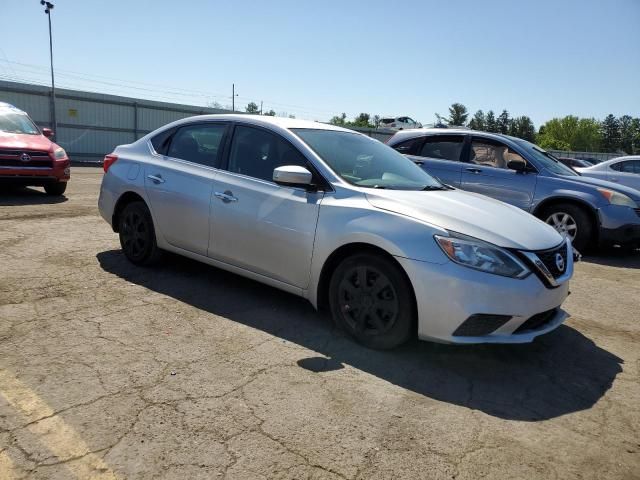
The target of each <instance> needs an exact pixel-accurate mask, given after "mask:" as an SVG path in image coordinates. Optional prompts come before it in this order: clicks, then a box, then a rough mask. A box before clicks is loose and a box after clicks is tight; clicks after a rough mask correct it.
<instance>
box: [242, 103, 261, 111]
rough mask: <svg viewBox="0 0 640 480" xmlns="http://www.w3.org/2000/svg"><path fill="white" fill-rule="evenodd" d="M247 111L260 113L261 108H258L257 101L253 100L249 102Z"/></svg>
mask: <svg viewBox="0 0 640 480" xmlns="http://www.w3.org/2000/svg"><path fill="white" fill-rule="evenodd" d="M245 111H246V112H247V113H254V114H255V113H259V112H260V108H258V105H256V103H255V102H251V103H249V105H247V107H246V108H245Z"/></svg>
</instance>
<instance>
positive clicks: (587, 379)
mask: <svg viewBox="0 0 640 480" xmlns="http://www.w3.org/2000/svg"><path fill="white" fill-rule="evenodd" d="M97 259H98V261H99V263H100V266H101V267H102V268H103V269H104V270H105V271H106V272H109V273H111V274H114V275H117V276H118V277H120V278H122V279H124V280H126V281H128V282H132V283H134V284H137V285H141V286H143V287H145V288H148V289H150V290H152V291H155V292H159V293H162V294H164V295H167V296H169V297H172V298H174V299H176V300H178V301H180V302H184V303H187V304H189V305H192V306H194V307H196V308H199V309H202V310H204V311H207V312H210V313H212V314H215V315H218V316H222V317H225V318H227V319H229V320H231V321H234V322H240V323H242V324H244V325H247V326H250V327H252V328H256V329H260V330H262V331H264V332H267V333H269V334H271V335H274V336H275V337H278V338H280V339H281V340H282V341H289V342H294V343H296V344H298V345H301V346H303V347H305V348H307V349H309V350H312V351H313V354H312V355H310V356H309V358H303V359H301V360H299V361H298V362H297V363H298V366H300V367H301V368H305V369H306V370H309V371H311V372H317V373H318V374H322V372H327V371H332V370H339V369H340V368H342V367H343V365H350V366H351V367H354V368H357V369H359V370H361V371H363V372H366V373H368V374H371V375H375V376H376V377H378V378H380V379H383V380H385V381H387V382H390V383H392V384H394V385H397V386H399V387H402V388H405V389H408V390H410V391H413V392H415V393H417V394H420V395H424V396H426V397H430V398H432V399H435V400H439V401H442V402H448V403H451V404H454V405H459V406H464V407H467V408H471V409H476V410H480V411H482V412H484V413H486V414H488V415H492V416H495V417H499V418H503V419H509V420H520V421H540V420H547V419H550V418H555V417H559V416H561V415H565V414H568V413H572V412H577V411H580V410H586V409H588V408H590V407H592V406H593V405H594V404H595V403H596V402H598V400H599V399H600V398H602V396H603V395H604V394H605V392H607V390H609V389H610V388H611V386H612V384H613V381H614V380H615V378H616V375H617V374H618V373H620V372H621V371H622V367H621V364H622V363H623V360H622V359H620V358H618V357H617V356H615V355H613V354H611V353H610V352H608V351H606V350H604V349H603V348H601V347H599V346H597V345H596V344H595V343H594V342H593V341H591V340H590V339H589V338H587V337H585V336H584V335H582V334H581V333H580V332H578V331H577V330H575V329H573V328H571V327H569V326H566V325H565V326H561V327H560V328H558V329H557V330H555V331H554V332H551V333H549V334H547V335H545V336H542V337H540V338H538V339H537V340H536V341H535V342H533V343H531V344H525V345H474V346H454V345H441V344H435V343H431V342H421V341H418V340H415V341H411V342H409V343H408V344H406V345H404V346H402V347H400V348H397V349H395V350H392V351H375V350H369V349H366V348H364V347H361V346H359V345H357V344H356V343H354V342H352V341H351V340H350V339H349V338H346V337H345V335H344V334H343V333H342V332H340V331H339V330H337V329H336V328H335V327H334V326H333V322H332V321H331V320H330V319H329V318H328V316H327V315H326V314H323V313H318V312H316V311H315V310H314V309H313V307H312V306H311V305H310V304H309V303H308V302H307V301H306V300H304V299H302V298H299V297H296V296H294V295H290V294H287V293H285V292H281V291H279V290H277V289H274V288H271V287H268V286H265V285H262V284H260V283H258V282H254V281H252V280H248V279H245V278H243V277H240V276H238V275H234V274H231V273H228V272H225V271H223V270H220V269H217V268H213V267H210V266H207V265H204V264H201V263H198V262H195V261H192V260H189V259H187V258H182V257H178V256H174V255H169V256H167V257H166V258H165V261H164V262H163V264H162V265H160V266H158V267H156V268H153V269H151V268H140V267H135V266H133V265H132V264H130V263H129V262H128V261H127V260H126V258H125V257H124V255H123V254H122V253H121V252H120V251H119V250H111V251H105V252H101V253H98V254H97Z"/></svg>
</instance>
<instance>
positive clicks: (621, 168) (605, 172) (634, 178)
mask: <svg viewBox="0 0 640 480" xmlns="http://www.w3.org/2000/svg"><path fill="white" fill-rule="evenodd" d="M576 170H577V171H578V172H580V174H581V175H584V176H585V177H592V178H599V179H601V180H607V181H609V182H614V183H619V184H620V185H625V186H627V187H631V188H635V189H636V190H640V155H636V156H627V157H618V158H612V159H611V160H607V161H605V162H602V163H598V164H597V165H593V166H592V167H585V168H576Z"/></svg>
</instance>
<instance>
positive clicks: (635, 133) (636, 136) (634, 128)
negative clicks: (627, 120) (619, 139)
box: [631, 118, 640, 155]
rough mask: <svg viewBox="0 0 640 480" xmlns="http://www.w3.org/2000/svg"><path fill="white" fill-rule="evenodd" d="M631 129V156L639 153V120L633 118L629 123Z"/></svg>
mask: <svg viewBox="0 0 640 480" xmlns="http://www.w3.org/2000/svg"><path fill="white" fill-rule="evenodd" d="M631 129H632V131H633V140H632V145H633V154H635V155H637V154H639V153H640V118H634V119H633V120H632V121H631Z"/></svg>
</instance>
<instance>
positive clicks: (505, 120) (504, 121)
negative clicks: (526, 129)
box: [496, 110, 511, 135]
mask: <svg viewBox="0 0 640 480" xmlns="http://www.w3.org/2000/svg"><path fill="white" fill-rule="evenodd" d="M496 126H497V128H498V133H502V134H505V135H506V134H507V133H509V127H510V126H511V118H510V117H509V112H507V111H506V110H502V113H501V114H500V115H498V120H497V121H496Z"/></svg>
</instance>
